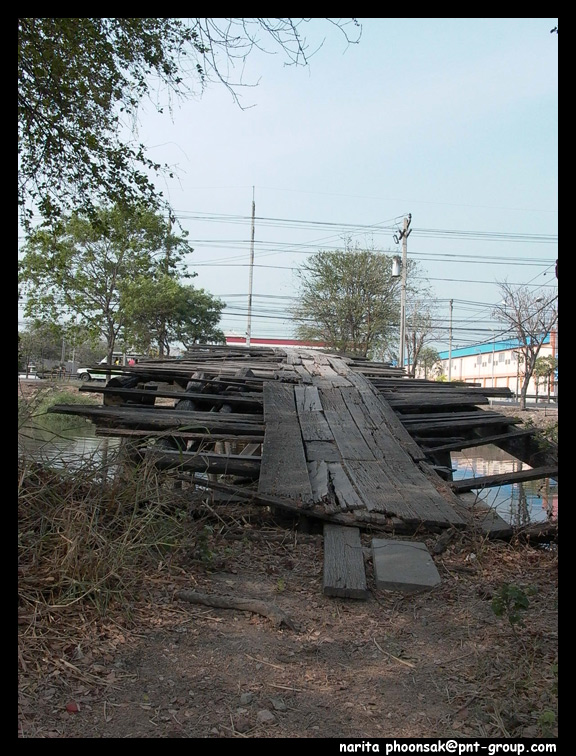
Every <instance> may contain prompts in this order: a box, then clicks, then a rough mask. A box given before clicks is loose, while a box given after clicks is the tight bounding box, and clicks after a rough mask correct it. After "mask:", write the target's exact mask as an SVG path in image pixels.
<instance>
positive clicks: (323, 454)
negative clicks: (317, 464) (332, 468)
mask: <svg viewBox="0 0 576 756" xmlns="http://www.w3.org/2000/svg"><path fill="white" fill-rule="evenodd" d="M305 447H306V459H307V460H308V462H313V461H314V460H319V459H323V460H324V461H325V462H339V461H340V459H341V456H340V452H339V451H338V447H337V446H336V442H335V441H334V438H332V440H331V441H306V444H305Z"/></svg>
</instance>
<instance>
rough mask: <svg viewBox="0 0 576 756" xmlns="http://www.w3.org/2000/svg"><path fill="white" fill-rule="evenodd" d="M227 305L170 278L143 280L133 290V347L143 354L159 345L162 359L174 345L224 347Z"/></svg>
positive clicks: (129, 317)
mask: <svg viewBox="0 0 576 756" xmlns="http://www.w3.org/2000/svg"><path fill="white" fill-rule="evenodd" d="M225 306H226V305H225V304H224V302H222V301H221V300H219V299H217V298H215V297H213V296H212V295H211V294H208V293H207V292H206V291H204V290H203V289H194V288H193V287H192V286H183V285H182V284H180V283H179V282H178V281H176V280H175V279H174V278H173V277H171V276H169V275H165V274H163V275H160V276H159V277H157V278H149V277H145V276H140V277H139V278H138V279H136V280H135V282H134V284H133V286H132V287H131V289H130V298H129V302H128V303H127V305H126V320H127V322H129V323H130V325H129V328H128V333H129V334H130V340H131V343H133V344H134V345H136V346H137V347H138V348H139V349H140V350H141V351H150V350H152V348H153V346H154V345H156V349H157V352H158V354H159V355H166V356H169V355H170V344H171V343H172V342H175V341H176V342H179V343H182V344H183V345H184V347H185V348H188V347H190V345H192V344H214V343H215V344H224V343H225V342H226V338H225V336H224V333H223V332H222V331H221V330H220V328H218V324H219V322H220V315H221V313H222V310H223V309H224V307H225Z"/></svg>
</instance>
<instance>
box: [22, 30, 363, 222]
mask: <svg viewBox="0 0 576 756" xmlns="http://www.w3.org/2000/svg"><path fill="white" fill-rule="evenodd" d="M310 22H328V24H329V25H332V26H334V27H336V28H337V29H338V30H339V31H340V32H342V34H343V35H344V37H345V39H346V41H347V42H357V41H358V39H359V31H360V27H359V25H358V23H357V22H356V20H355V19H310V18H300V19H298V18H225V19H224V18H223V19H213V18H19V19H18V158H19V162H18V204H19V208H20V215H21V221H22V222H23V224H24V225H25V226H29V225H30V223H31V220H32V219H33V217H34V213H35V212H37V213H38V214H39V215H40V217H41V218H43V219H45V220H46V221H49V222H52V221H54V220H55V219H56V218H58V217H59V216H60V215H61V214H62V212H69V211H71V210H73V209H75V210H80V211H81V212H82V213H83V214H84V215H89V216H95V215H98V207H99V206H102V205H108V204H111V205H119V206H121V207H128V206H130V205H133V204H134V203H135V202H139V203H142V202H144V203H150V207H151V208H152V209H158V207H159V203H162V202H163V200H162V195H161V193H160V192H157V190H156V189H155V187H154V184H153V181H152V179H151V178H150V176H151V175H154V174H155V173H156V174H157V173H158V172H160V173H162V172H164V173H168V174H169V173H170V171H169V168H168V166H161V165H159V164H158V163H155V162H154V161H152V160H151V159H150V158H149V157H148V156H147V153H146V148H145V146H144V145H143V144H141V143H138V141H137V138H136V125H137V123H138V115H139V108H140V107H141V105H142V103H143V101H144V100H148V101H150V102H151V103H152V105H153V107H154V108H155V109H156V110H157V111H158V112H160V113H161V112H163V108H164V105H165V104H168V105H169V106H170V107H171V106H172V102H173V101H174V100H182V99H186V98H189V97H191V96H195V95H199V94H201V92H202V91H203V89H204V88H205V87H206V86H207V85H208V84H210V83H212V82H218V83H221V84H224V85H225V86H226V87H227V88H228V89H229V91H230V92H231V93H232V95H233V97H234V98H235V99H236V101H238V91H239V88H240V87H242V86H246V84H245V83H244V81H243V80H242V76H240V77H239V78H238V79H235V78H234V77H233V75H232V72H233V71H234V67H235V65H238V66H239V69H240V70H241V65H242V63H243V62H244V61H245V59H246V58H247V56H248V55H249V54H250V53H251V52H252V51H253V50H254V49H255V48H257V49H261V50H262V49H263V50H265V51H266V52H271V53H277V52H280V53H282V55H283V57H284V59H285V60H286V61H287V62H288V64H292V65H308V61H309V58H310V56H311V55H312V54H314V50H310V49H309V46H308V43H307V41H306V37H305V36H304V34H303V31H302V30H303V27H304V25H305V24H308V23H310ZM350 25H352V26H353V27H356V31H357V32H358V37H357V38H356V39H352V38H351V37H350V36H349V35H348V31H347V30H348V28H349V27H350ZM248 86H251V84H248ZM164 94H166V95H167V96H166V97H164V99H163V98H162V96H161V95H164Z"/></svg>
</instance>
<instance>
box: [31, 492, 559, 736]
mask: <svg viewBox="0 0 576 756" xmlns="http://www.w3.org/2000/svg"><path fill="white" fill-rule="evenodd" d="M196 514H198V513H196ZM202 517H203V518H205V519H204V520H203V522H204V525H203V527H202V529H201V530H199V529H198V528H197V527H196V529H194V522H191V532H192V533H196V537H195V538H193V539H191V542H190V546H189V548H188V549H185V550H184V549H183V550H180V551H179V552H178V553H177V554H176V555H175V556H172V557H170V558H168V557H166V558H165V560H164V561H159V562H158V563H157V565H156V567H155V568H154V570H153V571H151V572H150V573H149V574H146V575H141V576H135V579H137V580H138V583H139V592H138V594H137V597H136V598H135V600H134V601H133V603H132V604H131V605H130V606H129V607H124V608H123V609H122V611H120V610H115V609H114V608H113V606H111V607H110V610H109V613H108V615H107V616H106V617H105V618H101V617H98V616H97V615H96V613H95V612H94V610H93V609H91V608H90V606H89V605H85V604H82V603H81V602H78V603H77V604H73V605H72V606H70V607H68V608H67V609H65V610H62V609H58V608H55V609H53V610H50V609H49V608H46V607H40V606H35V605H33V604H32V603H24V604H21V606H20V608H19V617H18V619H19V631H20V632H19V722H18V737H19V738H175V737H182V738H240V739H242V738H285V737H287V738H326V737H328V738H345V737H354V738H363V739H366V738H377V737H381V738H384V737H396V738H407V737H415V738H421V737H424V738H427V737H435V736H437V737H456V738H464V737H475V738H476V737H504V738H512V737H528V738H537V737H542V736H554V737H556V736H557V656H558V634H557V611H558V595H557V586H558V570H557V562H558V551H557V544H556V545H554V546H552V547H550V548H542V547H537V546H536V545H526V544H519V543H518V544H515V545H510V544H506V543H503V542H488V541H485V540H483V539H481V538H472V537H470V536H462V535H458V536H457V537H455V539H454V540H453V542H452V543H451V544H450V545H449V547H448V548H447V549H446V550H445V551H444V552H443V553H441V554H436V555H435V556H434V561H435V564H436V566H437V568H438V570H439V572H440V575H441V578H442V582H441V584H440V585H439V586H438V587H437V588H435V589H434V590H432V591H430V592H424V593H418V594H414V595H410V596H405V595H403V594H401V593H399V592H394V591H382V590H378V589H376V588H375V586H374V582H373V576H372V565H371V561H370V557H369V553H370V552H369V549H368V548H366V552H365V553H366V557H367V574H368V579H369V588H370V597H369V599H368V600H366V601H364V600H354V599H340V598H332V597H326V596H324V595H323V593H322V569H323V554H322V536H321V534H301V533H298V532H297V531H296V530H294V529H293V527H291V526H289V525H287V524H286V523H285V522H280V521H278V520H277V519H275V517H274V515H273V514H272V513H271V512H269V511H267V510H263V509H258V510H256V509H251V508H249V507H247V506H242V508H238V509H233V508H231V507H230V506H229V505H228V506H226V507H224V506H221V505H218V504H216V503H213V505H212V506H209V507H208V509H204V510H203V512H202ZM199 534H202V537H201V538H200V536H199ZM363 538H364V545H365V546H366V547H367V546H368V544H369V538H368V536H363ZM422 540H424V542H425V543H426V545H427V546H428V548H429V549H430V550H433V548H434V543H435V538H434V537H432V538H428V539H426V538H423V539H422ZM20 579H21V580H24V581H25V579H26V576H25V575H23V576H22V575H21V576H20ZM44 579H45V580H47V581H49V580H50V575H45V576H44ZM506 585H512V586H514V587H515V588H517V589H518V590H519V591H520V594H519V595H522V596H524V597H525V598H527V599H528V601H529V604H528V607H527V609H526V610H525V611H523V612H521V614H522V617H523V619H524V621H525V624H524V625H522V624H514V623H511V622H509V621H508V618H509V617H510V613H506V612H505V613H504V616H497V615H496V614H495V612H494V610H493V606H492V600H493V599H494V598H495V597H496V598H497V597H498V596H503V595H505V594H504V593H503V590H504V587H505V586H506ZM182 590H192V591H195V592H198V593H202V594H208V595H211V596H222V597H227V598H229V599H237V598H247V599H255V600H259V601H264V602H268V603H269V604H271V605H273V606H275V607H278V608H279V609H280V610H282V612H284V613H285V614H286V616H287V617H289V618H290V620H291V624H293V627H294V629H291V628H290V627H287V626H285V625H282V624H278V623H275V622H274V621H273V619H270V618H269V617H266V616H263V615H262V614H259V613H255V612H253V611H239V610H236V609H222V608H213V607H209V606H203V605H201V604H193V603H190V602H188V601H185V600H183V599H181V598H178V597H177V596H178V595H179V594H178V592H179V591H182Z"/></svg>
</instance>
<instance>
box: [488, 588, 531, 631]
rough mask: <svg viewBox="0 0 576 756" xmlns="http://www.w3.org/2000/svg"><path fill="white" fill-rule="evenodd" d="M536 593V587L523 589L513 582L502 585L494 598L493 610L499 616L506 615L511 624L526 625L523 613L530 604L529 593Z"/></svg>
mask: <svg viewBox="0 0 576 756" xmlns="http://www.w3.org/2000/svg"><path fill="white" fill-rule="evenodd" d="M534 593H535V589H533V588H528V589H526V591H524V590H522V588H520V587H519V586H517V585H514V584H513V583H505V584H504V585H502V586H501V587H500V588H499V589H498V591H497V593H496V594H495V595H494V597H493V599H492V611H493V612H494V614H495V615H496V616H497V617H506V619H507V620H508V622H509V623H510V625H512V627H514V625H524V621H523V618H522V613H523V612H525V611H526V610H527V609H528V607H529V606H530V599H529V598H528V595H532V594H534Z"/></svg>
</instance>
